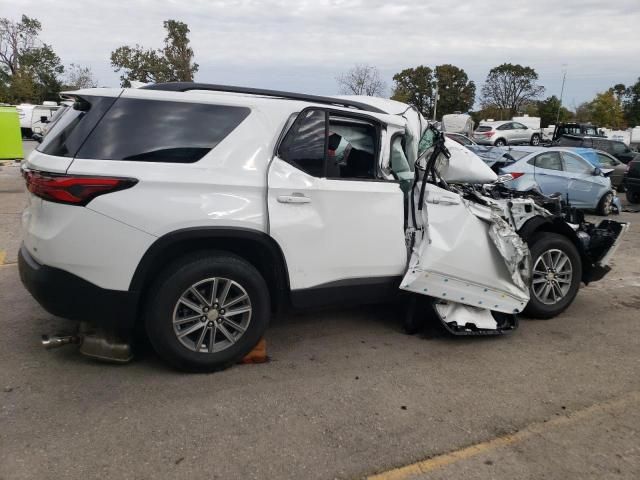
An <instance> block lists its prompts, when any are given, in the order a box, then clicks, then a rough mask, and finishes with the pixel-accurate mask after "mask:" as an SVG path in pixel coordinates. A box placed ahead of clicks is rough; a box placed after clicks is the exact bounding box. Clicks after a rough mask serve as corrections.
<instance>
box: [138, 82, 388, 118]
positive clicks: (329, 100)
mask: <svg viewBox="0 0 640 480" xmlns="http://www.w3.org/2000/svg"><path fill="white" fill-rule="evenodd" d="M141 88H142V89H145V90H163V91H167V92H188V91H190V90H209V91H212V92H230V93H244V94H249V95H260V96H263V97H276V98H286V99H289V100H301V101H304V102H313V103H325V104H328V105H336V106H339V107H349V108H357V109H358V110H364V111H367V112H374V113H387V112H385V111H384V110H380V109H379V108H376V107H372V106H371V105H367V104H366V103H362V102H354V101H353V100H348V99H344V98H333V97H322V96H319V95H307V94H304V93H292V92H281V91H279V90H266V89H264V88H249V87H234V86H232V85H214V84H210V83H197V82H167V83H154V84H152V85H145V86H144V87H141Z"/></svg>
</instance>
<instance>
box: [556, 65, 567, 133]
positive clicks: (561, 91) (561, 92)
mask: <svg viewBox="0 0 640 480" xmlns="http://www.w3.org/2000/svg"><path fill="white" fill-rule="evenodd" d="M563 67H564V69H563V73H562V88H561V89H560V106H559V107H558V114H557V115H556V126H557V125H558V123H560V110H562V96H563V95H564V82H565V80H566V79H567V64H566V63H565V64H564V65H563Z"/></svg>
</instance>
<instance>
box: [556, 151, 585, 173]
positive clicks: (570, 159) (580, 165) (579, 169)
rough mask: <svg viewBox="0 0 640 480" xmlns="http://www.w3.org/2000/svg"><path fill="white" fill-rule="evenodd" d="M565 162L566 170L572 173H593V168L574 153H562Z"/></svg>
mask: <svg viewBox="0 0 640 480" xmlns="http://www.w3.org/2000/svg"><path fill="white" fill-rule="evenodd" d="M562 159H563V160H564V169H565V171H566V172H570V173H589V172H591V171H593V166H592V165H591V164H590V163H588V162H587V161H586V160H583V159H582V158H580V157H578V156H577V155H574V154H573V153H567V152H562Z"/></svg>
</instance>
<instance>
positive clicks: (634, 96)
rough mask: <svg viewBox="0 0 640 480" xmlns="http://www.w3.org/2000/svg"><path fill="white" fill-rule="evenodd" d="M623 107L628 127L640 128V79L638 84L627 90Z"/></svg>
mask: <svg viewBox="0 0 640 480" xmlns="http://www.w3.org/2000/svg"><path fill="white" fill-rule="evenodd" d="M622 105H623V108H624V119H625V120H626V122H627V125H628V126H630V127H636V126H640V78H638V81H637V82H636V83H634V84H633V85H629V86H628V87H627V88H625V90H624V95H623V100H622Z"/></svg>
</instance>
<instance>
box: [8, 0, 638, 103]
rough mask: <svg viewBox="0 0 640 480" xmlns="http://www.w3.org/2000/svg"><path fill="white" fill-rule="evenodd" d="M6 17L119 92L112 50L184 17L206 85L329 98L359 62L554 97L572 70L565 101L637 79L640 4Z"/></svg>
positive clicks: (105, 6) (178, 5) (265, 7)
mask: <svg viewBox="0 0 640 480" xmlns="http://www.w3.org/2000/svg"><path fill="white" fill-rule="evenodd" d="M0 11H1V12H2V15H3V16H9V17H13V18H18V17H19V15H20V14H22V13H26V14H28V15H30V16H34V17H36V18H39V19H40V20H41V22H42V23H43V27H44V28H43V39H44V40H45V41H46V42H47V43H51V44H52V45H53V46H54V49H55V50H56V52H57V53H58V54H59V55H60V56H61V57H62V59H63V60H64V62H65V63H67V64H68V63H71V62H74V63H83V64H89V65H91V66H92V67H93V69H94V72H96V74H97V75H98V77H99V79H100V80H101V83H109V84H116V83H117V81H118V76H117V74H115V73H113V72H112V70H111V68H110V66H109V54H110V52H111V51H112V50H113V49H115V48H117V47H118V46H120V45H123V44H136V43H139V44H141V45H145V46H149V47H152V46H153V47H155V46H158V47H159V46H160V45H161V43H162V38H163V36H164V31H163V29H162V21H163V20H165V19H168V18H175V19H179V20H182V21H184V22H186V23H188V24H189V27H190V28H191V39H192V44H193V48H194V50H195V53H196V61H197V62H198V63H199V64H200V66H201V67H200V72H199V74H198V76H197V79H198V80H201V81H214V82H221V81H225V82H228V83H235V84H245V85H256V86H265V87H274V88H287V89H292V90H299V91H309V92H317V93H332V92H334V91H335V89H336V86H335V82H334V77H335V75H336V74H338V73H339V72H341V71H343V70H346V69H348V68H349V67H350V66H352V65H353V64H354V63H368V64H372V65H376V66H378V67H379V68H380V69H381V70H382V72H383V73H384V74H385V75H386V76H387V78H388V79H389V80H390V78H391V76H392V75H393V73H394V72H397V71H399V70H400V69H402V68H406V67H410V66H415V65H419V64H426V65H432V66H433V65H436V64H440V63H453V64H455V65H458V66H460V67H462V68H465V70H467V72H468V73H469V75H470V76H471V77H472V79H474V80H475V81H476V82H477V83H479V84H481V83H482V81H483V80H484V78H485V76H486V74H487V72H488V70H489V69H490V68H491V67H493V66H495V65H498V64H500V63H503V62H505V61H508V62H512V63H522V64H525V65H530V66H532V67H534V68H535V69H536V70H537V71H538V72H539V73H540V75H541V83H542V84H544V85H545V86H546V87H547V91H548V93H549V94H551V93H558V91H559V83H560V78H561V69H562V65H563V64H568V70H569V74H568V83H567V95H566V97H565V98H567V99H569V101H571V99H572V98H573V99H575V101H576V102H581V101H583V100H586V99H589V98H590V97H591V96H592V95H593V94H594V93H595V92H596V91H598V90H603V89H605V88H608V87H609V86H610V85H611V84H613V83H620V82H621V83H629V82H632V81H635V79H637V77H638V76H640V70H638V68H637V59H638V58H640V33H639V32H640V30H638V25H640V2H638V0H618V1H611V2H602V1H600V0H598V1H595V0H581V1H579V2H578V1H575V0H564V1H562V2H557V1H551V0H538V1H535V2H532V1H530V0H529V1H518V0H510V1H506V0H499V1H492V0H485V1H483V2H478V1H474V2H470V1H467V2H465V1H463V2H458V3H456V4H455V5H452V4H451V2H443V1H442V0H438V1H432V0H427V1H424V0H423V1H420V0H413V1H409V0H396V1H393V2H384V1H381V0H313V1H312V0H263V1H259V0H217V1H216V0H214V1H211V0H190V1H189V2H180V1H177V0H173V1H172V0H164V1H160V0H157V1H156V0H128V1H122V0H110V1H108V2H105V1H104V0H100V1H98V0H75V1H68V0H55V1H54V0H37V1H35V0H21V1H20V2H15V1H13V0H0Z"/></svg>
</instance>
